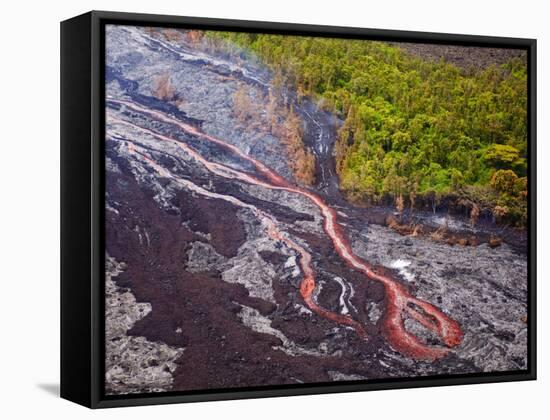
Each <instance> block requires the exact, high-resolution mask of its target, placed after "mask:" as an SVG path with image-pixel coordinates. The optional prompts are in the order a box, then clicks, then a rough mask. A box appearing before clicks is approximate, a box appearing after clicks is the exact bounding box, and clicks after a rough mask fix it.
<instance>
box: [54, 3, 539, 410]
mask: <svg viewBox="0 0 550 420" xmlns="http://www.w3.org/2000/svg"><path fill="white" fill-rule="evenodd" d="M535 68H536V41H535V40H533V39H515V38H500V37H488V36H471V35H449V34H435V33H421V32H403V31H393V30H392V31H390V30H374V29H361V28H341V27H330V26H313V25H297V24H287V23H266V22H249V21H233V20H218V19H206V18H188V17H176V16H158V15H142V14H127V13H112V12H90V13H87V14H84V15H81V16H78V17H75V18H73V19H69V20H67V21H64V22H63V23H62V24H61V209H62V213H61V268H62V270H61V305H62V306H61V350H62V353H61V395H62V397H63V398H66V399H69V400H71V401H74V402H77V403H79V404H83V405H86V406H88V407H92V408H96V407H114V406H128V405H142V404H161V403H174V402H188V401H207V400H221V399H235V398H254V397H269V396H283V395H298V394H318V393H330V392H348V391H364V390H380V389H389V388H409V387H420V386H440V385H458V384H471V383H484V382H501V381H519V380H528V379H535V377H536V356H535V349H536V345H535V336H536V329H535V323H536V316H535V314H536V311H535V296H536V290H535V254H536V253H535V246H536V239H535V238H536V232H535V227H536V215H535V209H536V207H535V191H536V188H535V173H536V171H535V150H536V132H535V130H536V100H535V95H536V74H535Z"/></svg>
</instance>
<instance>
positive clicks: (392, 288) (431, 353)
mask: <svg viewBox="0 0 550 420" xmlns="http://www.w3.org/2000/svg"><path fill="white" fill-rule="evenodd" d="M109 101H110V102H111V103H116V104H119V105H124V106H125V107H126V108H127V109H128V110H130V111H134V112H138V113H142V114H146V115H148V116H150V117H152V118H154V119H156V120H158V121H162V122H164V123H168V124H171V125H174V126H177V127H178V128H179V129H181V130H182V131H183V132H185V133H187V134H188V135H192V136H194V137H198V138H201V139H204V140H208V141H210V142H213V143H215V144H217V145H219V146H221V147H223V148H225V149H226V150H228V151H230V152H232V153H233V154H235V155H237V156H238V157H240V158H242V159H245V160H246V161H248V162H250V163H251V164H253V165H254V167H255V168H256V170H257V171H258V172H259V173H260V174H262V175H263V176H264V177H265V178H266V179H267V180H268V181H264V180H261V179H259V178H257V177H255V176H253V175H250V174H247V173H244V172H241V171H238V170H236V169H233V168H230V167H227V166H225V165H223V164H219V163H215V162H210V161H208V160H207V159H205V158H204V157H203V156H202V155H200V154H199V153H198V152H197V151H196V150H194V149H193V148H191V147H189V146H188V145H186V144H184V143H182V142H181V141H179V140H176V139H174V138H171V137H169V136H166V135H163V134H160V133H157V132H155V131H152V130H150V129H148V128H144V127H140V126H138V125H135V124H133V123H130V122H127V121H123V120H119V119H113V120H114V121H116V122H117V123H124V124H127V125H130V126H132V127H133V128H134V129H137V130H140V131H142V132H146V133H148V134H150V135H152V136H154V137H156V138H157V139H160V140H163V141H168V142H171V143H173V144H175V145H177V146H178V147H180V148H182V149H183V150H184V151H185V152H186V153H187V154H189V155H191V156H192V157H193V158H195V159H196V160H197V161H198V162H200V163H201V164H203V165H204V166H205V167H206V168H207V169H208V170H210V171H211V172H213V173H215V174H217V175H219V176H223V177H225V178H232V179H238V180H240V181H243V182H246V183H249V184H254V185H258V186H261V187H265V188H270V189H277V190H284V191H288V192H292V193H296V194H300V195H302V196H304V197H306V198H308V199H309V200H310V201H311V202H312V203H314V204H315V205H316V206H317V207H318V208H319V209H320V211H321V214H322V215H323V219H324V226H323V227H324V230H325V232H326V234H327V235H328V236H329V237H330V239H331V241H332V243H333V245H334V248H335V250H336V251H337V253H338V254H339V255H340V257H341V258H342V259H343V260H344V261H345V262H346V263H347V264H348V265H349V266H350V267H351V268H352V269H354V270H356V271H358V272H361V273H362V274H364V275H365V276H366V277H367V278H369V279H371V280H373V281H377V282H379V283H381V284H382V285H383V286H384V289H385V296H386V297H385V304H386V312H385V314H384V318H383V325H382V327H383V328H382V330H383V334H384V336H385V337H386V339H387V340H388V342H389V344H390V345H391V346H392V347H393V348H394V349H395V350H396V351H398V352H399V353H401V354H404V355H406V356H409V357H412V358H414V359H417V360H435V359H438V358H441V357H443V356H445V355H446V354H448V352H449V350H450V349H449V348H450V347H455V346H457V345H458V344H460V342H461V340H462V336H463V333H462V330H461V328H460V326H459V324H458V323H457V322H456V321H455V320H453V319H451V318H450V317H448V316H447V315H446V314H444V313H443V312H442V311H441V310H439V309H438V308H436V307H435V306H433V305H432V304H430V303H427V302H424V301H422V300H419V299H417V298H415V297H413V296H411V294H410V293H409V291H408V290H407V289H406V288H405V287H404V286H403V285H402V284H400V283H398V282H397V281H395V280H393V279H391V278H390V277H388V276H386V275H383V274H381V273H379V272H377V271H376V270H375V269H374V268H373V267H372V266H371V265H370V264H368V263H367V262H366V261H364V260H362V259H361V258H360V257H358V256H356V255H355V254H354V253H353V250H352V248H351V245H350V243H349V241H348V240H347V238H346V236H345V234H344V232H343V230H342V228H341V226H340V225H339V224H338V222H337V216H336V212H335V211H334V210H333V209H332V208H330V207H329V206H328V205H327V204H326V203H325V202H324V200H323V199H322V198H321V197H320V196H319V195H317V194H315V193H313V192H311V191H309V190H306V189H304V188H300V187H297V186H294V185H292V184H291V183H290V182H289V181H287V180H286V179H284V178H283V177H281V176H280V175H278V174H277V173H276V172H274V171H273V170H272V169H270V168H268V167H267V166H265V165H264V164H263V163H261V162H259V161H257V160H256V159H254V158H252V157H250V156H249V155H247V154H245V153H243V152H242V151H241V150H240V149H238V148H237V147H235V146H234V145H231V144H228V143H227V142H225V141H223V140H221V139H218V138H216V137H213V136H211V135H208V134H205V133H202V132H201V131H200V130H198V129H197V128H196V127H193V126H191V125H189V124H185V123H183V122H181V121H179V120H177V119H175V118H173V117H171V116H169V115H167V114H165V113H162V112H160V111H156V110H151V109H148V108H144V107H142V106H140V105H138V104H135V103H133V102H129V101H122V100H112V99H109ZM142 156H144V155H142ZM144 157H145V158H146V160H147V161H148V162H149V163H150V164H151V165H152V166H153V167H154V168H155V169H157V170H162V171H161V172H160V173H161V174H162V175H163V176H166V177H170V178H174V179H176V178H175V177H174V176H172V175H171V173H170V172H168V171H166V170H165V169H163V168H161V167H160V166H159V165H157V164H156V163H154V162H153V161H152V160H151V159H150V158H149V157H146V156H144ZM179 182H186V183H189V181H186V180H179ZM192 185H194V184H192ZM195 187H196V188H200V187H198V186H195ZM204 191H206V192H207V195H210V196H213V194H214V195H216V196H218V195H219V196H220V197H218V198H222V199H225V200H227V197H228V196H223V195H220V194H216V193H212V192H209V191H207V190H204ZM201 194H204V192H201ZM224 197H225V198H224ZM231 198H232V199H233V200H231V202H233V203H234V204H236V205H239V206H245V207H247V208H249V209H251V210H253V211H254V212H255V213H256V214H257V215H258V217H260V218H261V219H262V220H263V222H264V224H265V226H266V228H267V231H268V234H269V235H270V237H272V238H273V239H277V240H281V241H283V242H284V243H285V244H286V245H287V246H288V247H290V248H292V249H294V250H295V251H297V252H298V253H299V254H300V256H301V258H300V266H301V268H302V271H303V274H304V278H303V280H302V282H301V286H300V293H301V295H302V297H303V299H304V301H305V303H306V304H307V305H308V307H309V308H310V309H311V310H312V311H314V312H315V313H317V314H318V315H320V316H323V317H325V318H327V319H330V320H332V321H334V322H337V323H339V324H342V325H346V326H350V327H352V328H354V330H355V331H356V332H357V333H358V335H360V336H361V337H362V338H365V337H366V333H365V330H364V328H363V327H362V325H361V324H360V323H359V322H358V321H356V320H354V319H353V318H352V317H351V316H349V315H341V314H336V313H333V312H330V311H327V310H325V309H323V308H321V307H319V306H318V305H317V304H316V303H315V302H314V301H313V291H314V289H315V278H314V272H313V269H312V268H311V255H310V254H309V253H308V252H307V251H306V250H305V249H303V247H301V246H299V245H298V244H296V243H295V242H294V241H292V240H291V239H289V238H288V237H287V236H286V235H284V234H283V233H282V232H280V231H279V230H278V229H277V227H276V225H275V222H274V220H273V219H272V218H271V217H270V216H269V215H267V214H266V213H264V212H262V211H261V210H259V209H257V208H256V207H254V206H251V205H249V204H246V203H243V202H241V201H240V200H238V199H236V198H234V197H231ZM405 314H408V315H409V316H411V317H412V318H413V319H414V320H416V321H417V322H419V323H420V324H421V325H423V326H424V327H426V328H427V329H429V330H431V331H433V332H434V333H436V334H437V335H439V336H440V337H441V339H442V341H443V343H445V345H446V346H447V347H440V346H429V345H427V344H425V343H423V342H422V341H420V340H419V339H418V338H417V337H416V336H415V335H413V334H411V333H410V332H409V331H407V330H406V328H405V325H404V315H405Z"/></svg>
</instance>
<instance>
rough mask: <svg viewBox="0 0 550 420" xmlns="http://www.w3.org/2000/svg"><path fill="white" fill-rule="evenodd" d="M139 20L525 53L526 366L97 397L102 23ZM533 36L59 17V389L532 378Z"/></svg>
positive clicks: (334, 388) (267, 393)
mask: <svg viewBox="0 0 550 420" xmlns="http://www.w3.org/2000/svg"><path fill="white" fill-rule="evenodd" d="M108 23H111V24H121V25H138V26H139V25H148V26H161V27H175V28H196V29H204V30H208V29H211V30H226V31H240V32H247V31H250V32H263V33H276V34H292V35H310V36H316V35H320V36H333V37H340V38H356V39H371V40H385V41H400V42H424V43H432V44H453V45H465V46H485V47H496V48H498V47H506V48H519V49H524V50H526V51H527V60H528V77H529V80H528V150H529V152H528V171H529V174H528V175H529V187H528V188H529V189H528V195H529V206H528V235H529V236H528V240H529V249H528V253H527V258H528V368H527V369H526V370H522V371H514V372H501V373H481V374H468V375H438V376H432V377H418V378H411V379H408V378H399V379H383V380H382V379H381V380H369V381H349V382H337V383H334V382H332V383H321V384H303V385H292V386H290V385H285V386H272V387H266V388H239V389H225V390H224V389H218V390H205V391H200V392H199V391H192V392H167V393H162V394H139V395H133V394H131V395H122V396H105V395H104V391H103V383H104V382H103V377H104V363H105V362H104V337H103V334H104V293H103V290H104V276H105V273H104V264H105V261H104V232H103V229H104V187H105V182H104V172H105V171H104V169H105V168H104V134H105V115H104V110H105V97H104V50H105V39H104V27H105V24H108ZM535 258H536V40H534V39H518V38H502V37H490V36H472V35H455V34H441V33H424V32H410V31H396V30H379V29H363V28H349V27H333V26H318V25H303V24H290V23H272V22H253V21H240V20H223V19H208V18H196V17H178V16H164V15H148V14H133V13H118V12H105V11H92V12H88V13H86V14H83V15H80V16H77V17H74V18H72V19H69V20H66V21H64V22H62V23H61V397H62V398H65V399H68V400H70V401H73V402H76V403H78V404H82V405H84V406H87V407H90V408H104V407H117V406H135V405H150V404H166V403H182V402H192V401H212V400H228V399H242V398H259V397H274V396H287V395H304V394H324V393H335V392H355V391H368V390H383V389H395V388H415V387H431V386H443V385H462V384H479V383H489V382H506V381H523V380H534V379H536V261H535Z"/></svg>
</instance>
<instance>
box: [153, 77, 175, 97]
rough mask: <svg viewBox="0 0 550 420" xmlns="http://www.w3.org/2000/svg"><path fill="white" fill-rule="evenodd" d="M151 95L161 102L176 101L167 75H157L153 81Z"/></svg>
mask: <svg viewBox="0 0 550 420" xmlns="http://www.w3.org/2000/svg"><path fill="white" fill-rule="evenodd" d="M153 95H154V96H155V97H156V98H158V99H161V100H163V101H173V100H174V99H176V90H175V89H174V87H173V86H172V81H171V79H170V75H169V74H168V73H163V74H159V75H158V76H156V78H155V79H154V81H153Z"/></svg>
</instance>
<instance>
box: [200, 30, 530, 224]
mask: <svg viewBox="0 0 550 420" xmlns="http://www.w3.org/2000/svg"><path fill="white" fill-rule="evenodd" d="M208 37H209V38H210V39H211V40H217V41H218V42H229V43H232V44H236V45H238V46H239V47H240V48H242V50H241V51H242V52H241V54H243V55H245V56H246V57H243V58H246V59H257V60H260V61H261V62H262V63H264V64H265V65H267V66H268V67H269V68H270V69H271V70H272V71H273V73H274V81H275V83H276V84H277V83H282V84H284V85H286V86H288V87H290V88H292V89H294V90H295V91H296V92H297V94H298V98H301V97H304V96H308V97H311V98H313V99H314V100H315V101H316V102H317V103H318V104H319V106H320V107H322V108H323V109H326V110H328V111H331V112H333V113H335V114H336V115H338V116H339V117H340V118H341V120H342V121H343V124H342V125H341V127H340V128H339V130H338V133H337V140H336V144H335V149H334V156H335V159H336V170H337V172H338V175H339V179H340V188H341V190H342V191H343V192H344V194H345V195H346V197H347V198H348V200H350V201H352V202H355V203H358V204H359V203H362V204H388V203H399V205H400V206H403V205H407V206H410V208H411V209H413V208H418V207H429V208H433V210H434V211H435V209H436V208H438V207H439V206H445V207H447V208H450V209H451V208H454V209H455V210H457V209H461V210H462V211H467V212H469V214H471V216H472V218H474V216H475V218H477V216H478V215H479V214H480V212H484V213H488V214H490V215H492V217H493V218H494V219H495V220H496V221H498V222H502V223H506V224H511V225H514V226H518V227H521V226H524V225H525V223H526V219H527V67H526V60H524V59H521V58H513V59H511V60H509V61H508V62H507V63H505V64H503V65H500V66H497V65H490V66H488V67H485V68H483V69H476V70H474V69H471V70H465V69H461V68H459V67H457V66H455V65H453V64H449V63H446V62H445V61H443V60H441V61H439V62H434V61H427V60H422V59H420V58H417V57H414V56H412V55H410V54H408V53H406V52H405V51H403V50H402V49H401V48H399V47H398V46H396V45H390V44H388V43H384V42H378V41H367V40H351V39H335V38H334V39H333V38H322V37H299V36H281V35H268V34H248V33H229V32H227V33H220V32H210V33H208Z"/></svg>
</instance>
